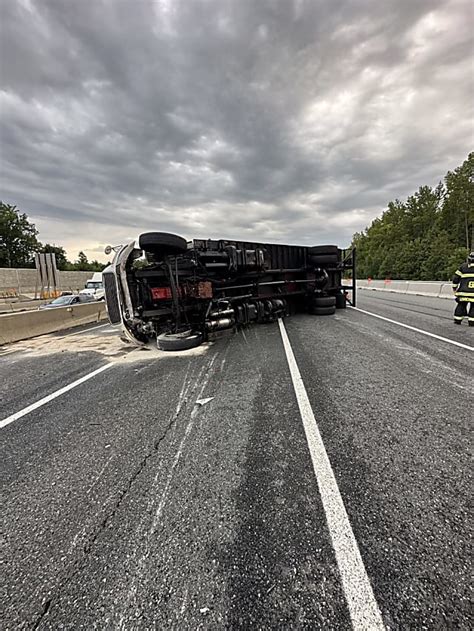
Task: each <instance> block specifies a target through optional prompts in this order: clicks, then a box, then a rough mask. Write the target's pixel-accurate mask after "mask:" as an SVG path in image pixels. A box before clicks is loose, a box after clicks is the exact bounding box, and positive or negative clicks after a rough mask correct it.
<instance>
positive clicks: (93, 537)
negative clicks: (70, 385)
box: [33, 356, 215, 629]
mask: <svg viewBox="0 0 474 631" xmlns="http://www.w3.org/2000/svg"><path fill="white" fill-rule="evenodd" d="M214 360H215V356H214V357H212V358H211V360H210V362H208V363H207V364H206V365H204V366H203V367H202V368H201V370H200V372H199V374H198V376H197V378H194V379H191V380H190V381H189V382H187V381H186V379H187V375H188V371H186V374H185V378H184V382H183V388H182V389H181V392H180V395H179V397H178V404H177V406H176V409H175V411H174V412H173V414H172V416H171V417H170V419H169V421H168V423H167V425H166V427H165V429H164V430H163V432H162V433H161V435H160V436H159V437H158V438H157V439H156V440H155V441H154V443H153V444H152V446H151V448H150V450H149V451H148V452H147V453H146V454H145V455H144V456H143V458H142V459H141V460H140V462H139V463H138V465H137V467H136V468H135V470H134V472H133V473H132V475H131V476H130V478H129V479H128V480H127V482H126V483H125V485H124V486H123V488H122V489H121V490H120V491H119V492H118V494H117V496H116V497H115V499H114V500H113V503H112V506H111V507H110V508H109V509H108V511H107V512H106V514H105V515H103V516H102V518H101V519H100V521H99V523H98V524H97V525H96V526H95V528H94V529H93V531H92V532H91V533H90V534H89V536H88V537H87V538H86V539H85V540H84V538H85V537H84V535H85V532H84V529H83V530H82V531H80V532H79V533H78V534H77V535H76V536H75V537H74V539H73V542H72V544H71V547H70V550H72V549H73V548H74V547H76V546H77V542H78V540H79V539H81V540H82V542H83V547H82V551H81V554H82V557H81V558H80V559H79V560H78V561H77V562H76V563H75V565H74V566H73V569H72V570H68V571H67V572H66V573H65V576H64V577H63V579H62V580H61V581H60V582H59V584H58V586H57V588H56V590H55V593H53V594H51V595H50V596H49V598H48V599H47V600H45V601H44V602H43V603H42V608H41V612H40V614H39V615H38V617H37V619H36V621H35V623H34V625H33V628H34V629H37V628H38V627H39V626H40V625H41V624H42V623H43V621H44V618H45V616H47V614H48V612H49V611H50V609H51V607H53V606H54V604H55V602H56V600H57V599H58V598H60V595H61V592H62V590H63V589H64V587H65V585H67V584H69V583H71V582H72V581H73V580H74V579H75V578H76V577H77V576H78V575H79V574H80V573H81V572H82V570H83V568H84V566H85V565H86V563H87V559H88V556H89V554H90V553H91V551H92V550H93V548H94V546H95V544H96V542H97V540H98V538H99V537H100V535H101V533H103V532H104V531H106V530H107V529H108V528H109V525H110V523H111V521H112V520H113V519H114V518H115V515H116V514H117V512H118V511H119V509H120V507H121V505H122V503H123V502H124V500H125V498H126V497H127V496H128V494H129V492H130V490H131V488H132V487H133V485H134V483H135V481H136V480H137V479H138V478H139V476H140V475H141V473H142V472H143V470H144V469H145V467H146V466H147V465H148V462H149V460H150V459H151V458H153V456H155V455H156V454H157V452H158V451H159V450H160V447H161V444H162V443H163V441H164V440H166V438H167V437H168V435H169V433H170V432H171V431H172V429H173V427H174V425H175V424H176V421H177V420H178V418H179V416H180V415H181V413H182V412H183V411H184V410H185V406H186V402H187V400H188V397H187V395H186V393H187V392H189V397H193V395H194V392H195V390H197V387H198V385H199V380H200V378H201V377H202V376H203V375H204V374H206V373H207V376H206V378H205V384H207V381H208V380H209V378H210V375H211V371H210V369H211V367H212V364H213V363H214ZM191 364H192V361H190V362H189V363H188V370H189V367H190V366H191ZM108 365H109V364H108ZM110 365H113V364H110ZM205 384H204V385H203V386H202V388H201V391H200V393H202V391H203V390H204V387H205ZM193 398H194V397H193ZM197 398H200V397H199V396H198V397H197ZM194 407H197V408H198V409H199V407H200V406H199V405H198V406H194ZM194 407H193V412H194ZM196 413H197V412H195V414H194V416H195V415H196ZM192 421H193V422H194V418H193V419H192ZM188 434H189V432H188ZM183 447H184V444H183ZM175 468H176V466H175ZM108 504H109V502H108V501H107V502H106V505H107V506H108ZM133 580H135V577H134V579H133Z"/></svg>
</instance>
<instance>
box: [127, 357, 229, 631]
mask: <svg viewBox="0 0 474 631" xmlns="http://www.w3.org/2000/svg"><path fill="white" fill-rule="evenodd" d="M216 358H217V354H216V355H214V356H213V357H212V358H211V359H210V361H209V362H208V363H207V364H206V365H205V366H203V367H202V368H201V370H200V371H199V373H198V375H197V377H195V378H191V379H188V371H189V366H188V371H186V375H185V377H184V382H183V386H182V388H181V391H180V393H179V397H178V404H177V407H176V411H175V415H174V417H173V419H172V421H171V423H170V427H171V425H174V424H175V422H176V420H177V418H178V416H179V415H180V412H181V410H182V409H184V407H185V406H186V404H187V402H188V400H189V399H192V400H194V404H193V407H192V410H191V414H190V415H189V420H188V423H187V425H186V427H185V430H184V434H183V437H182V439H181V441H180V443H179V445H178V449H177V451H176V454H175V456H174V458H173V462H172V464H171V467H170V469H169V471H168V475H167V476H166V482H165V486H164V488H163V490H162V492H161V495H160V496H159V502H158V505H157V507H156V509H155V510H154V514H153V519H152V522H151V525H150V527H149V528H148V529H147V531H146V532H143V533H142V534H143V535H144V541H145V549H144V551H143V552H142V554H141V556H140V558H139V559H138V561H137V562H136V564H137V567H136V571H135V572H134V573H133V576H132V578H131V584H130V586H129V587H128V591H127V595H126V597H125V599H124V602H123V605H122V607H121V613H120V618H119V622H118V626H119V628H120V629H124V628H127V624H126V619H125V618H126V616H127V614H129V613H130V607H131V605H132V603H135V604H136V600H137V593H138V587H139V586H138V583H139V582H140V583H143V584H145V585H146V584H147V582H148V581H147V561H148V558H149V556H150V553H151V544H152V536H153V534H154V533H155V532H156V530H157V528H158V525H159V524H160V522H161V517H162V514H163V510H164V508H165V505H166V502H167V500H168V497H169V492H170V488H171V483H172V481H173V478H174V474H175V471H176V468H177V466H178V464H179V462H180V460H181V457H182V454H183V451H184V448H185V445H186V443H187V441H188V438H189V435H190V433H191V431H192V429H193V427H194V424H195V419H196V417H197V415H198V412H199V410H200V408H201V404H200V403H198V401H199V400H200V399H201V397H202V395H203V393H204V391H205V389H206V387H207V385H208V383H209V380H210V378H211V376H212V367H213V364H214V362H215V360H216ZM198 386H200V388H199V392H198V393H197V394H196V392H197V388H198ZM162 475H163V472H162V470H161V467H158V469H157V472H156V474H155V477H154V480H153V484H152V487H151V489H150V496H151V500H150V502H149V503H148V508H147V510H146V511H145V515H148V514H149V513H150V512H152V509H153V506H154V505H155V504H156V497H155V496H154V491H155V490H156V488H157V486H158V484H159V481H160V480H161V478H162ZM140 529H142V530H143V520H142V521H141V523H140V524H139V526H138V530H140ZM142 539H143V537H142V536H140V537H137V540H138V541H141V540H142ZM153 543H155V545H156V542H154V540H153ZM132 617H133V615H132Z"/></svg>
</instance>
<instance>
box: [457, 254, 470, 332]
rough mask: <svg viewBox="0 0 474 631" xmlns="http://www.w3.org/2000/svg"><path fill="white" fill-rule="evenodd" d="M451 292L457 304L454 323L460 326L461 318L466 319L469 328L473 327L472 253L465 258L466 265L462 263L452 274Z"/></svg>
mask: <svg viewBox="0 0 474 631" xmlns="http://www.w3.org/2000/svg"><path fill="white" fill-rule="evenodd" d="M453 292H454V295H455V297H456V302H457V305H456V309H455V311H454V323H455V324H461V322H462V321H463V318H466V317H467V323H468V324H469V326H474V252H471V253H470V254H469V256H468V257H467V263H463V264H462V265H461V267H460V268H459V269H458V270H456V272H455V273H454V276H453ZM468 305H469V315H468V312H467V310H468Z"/></svg>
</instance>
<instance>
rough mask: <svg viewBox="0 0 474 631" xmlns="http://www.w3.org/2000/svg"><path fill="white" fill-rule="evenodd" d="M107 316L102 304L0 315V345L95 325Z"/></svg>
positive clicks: (92, 303) (95, 303)
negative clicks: (86, 325) (85, 325)
mask: <svg viewBox="0 0 474 631" xmlns="http://www.w3.org/2000/svg"><path fill="white" fill-rule="evenodd" d="M106 317H107V312H106V310H105V304H104V303H103V302H91V303H89V304H85V305H74V306H72V307H56V308H54V309H43V310H41V311H39V310H38V311H24V312H21V313H11V314H10V313H8V314H6V315H0V344H10V343H11V342H18V341H19V340H26V339H29V338H31V337H36V336H38V335H44V334H46V333H54V332H55V331H62V330H64V329H70V328H72V327H75V326H80V325H81V324H89V323H91V322H99V321H100V320H104V319H105V318H106Z"/></svg>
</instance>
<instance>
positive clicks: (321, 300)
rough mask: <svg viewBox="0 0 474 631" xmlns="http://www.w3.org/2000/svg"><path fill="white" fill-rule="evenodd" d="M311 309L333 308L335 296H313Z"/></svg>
mask: <svg viewBox="0 0 474 631" xmlns="http://www.w3.org/2000/svg"><path fill="white" fill-rule="evenodd" d="M311 306H312V307H335V306H336V297H335V296H313V297H312V299H311Z"/></svg>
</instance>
